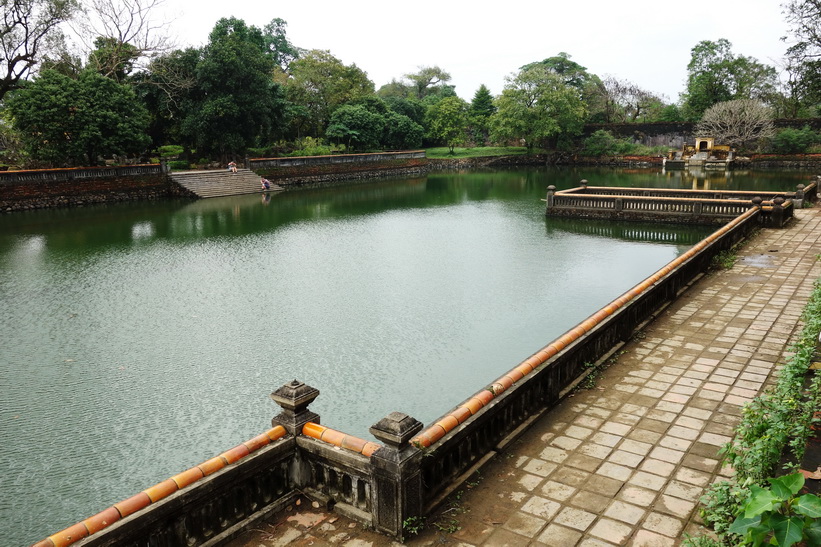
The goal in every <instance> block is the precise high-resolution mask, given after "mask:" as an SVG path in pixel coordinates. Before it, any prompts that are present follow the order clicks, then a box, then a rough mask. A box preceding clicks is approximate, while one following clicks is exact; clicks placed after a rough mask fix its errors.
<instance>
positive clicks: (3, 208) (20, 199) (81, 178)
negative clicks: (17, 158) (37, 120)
mask: <svg viewBox="0 0 821 547" xmlns="http://www.w3.org/2000/svg"><path fill="white" fill-rule="evenodd" d="M189 195H190V194H188V192H187V190H185V189H183V188H181V187H179V186H177V185H175V184H173V183H172V182H171V181H170V179H169V178H168V176H167V175H166V174H165V172H164V168H163V167H162V166H159V165H150V166H130V167H123V168H120V167H99V168H86V169H44V170H36V171H6V172H0V213H11V212H14V211H25V210H30V209H47V208H54V207H78V206H84V205H91V204H97V203H115V202H122V201H144V200H158V199H165V198H168V197H173V196H189Z"/></svg>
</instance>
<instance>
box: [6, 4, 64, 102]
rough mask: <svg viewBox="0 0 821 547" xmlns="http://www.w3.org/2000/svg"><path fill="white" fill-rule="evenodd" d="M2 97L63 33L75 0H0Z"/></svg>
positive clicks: (28, 72) (27, 72)
mask: <svg viewBox="0 0 821 547" xmlns="http://www.w3.org/2000/svg"><path fill="white" fill-rule="evenodd" d="M0 8H2V13H3V15H2V16H3V20H2V23H0V101H2V100H3V97H5V95H6V93H8V92H9V91H11V90H13V89H17V88H18V87H19V85H20V82H21V81H23V80H25V78H26V77H27V76H28V75H29V74H30V73H31V71H32V70H33V69H34V68H35V67H36V66H37V64H38V63H39V62H40V61H41V60H42V55H43V53H44V50H47V49H48V48H49V46H50V45H53V43H54V41H55V40H59V39H60V37H61V33H60V28H59V26H60V24H61V23H63V22H65V21H68V20H69V19H70V18H71V17H72V15H73V14H74V12H75V11H76V9H77V3H76V2H75V0H0Z"/></svg>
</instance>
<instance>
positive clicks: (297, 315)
mask: <svg viewBox="0 0 821 547" xmlns="http://www.w3.org/2000/svg"><path fill="white" fill-rule="evenodd" d="M582 178H585V179H588V180H589V181H590V184H591V185H609V186H656V187H672V188H692V187H699V188H704V187H705V186H708V187H711V188H730V189H761V190H773V189H775V190H782V189H793V188H794V187H795V185H796V184H797V183H799V182H806V180H807V178H808V177H807V175H806V174H800V173H784V172H770V173H758V174H756V173H738V172H736V173H732V174H731V175H730V176H725V174H724V173H721V174H720V176H716V175H710V178H706V177H701V179H699V178H698V177H694V176H693V175H692V174H689V173H686V172H673V173H666V174H663V173H661V172H659V171H656V170H638V171H631V172H628V171H620V170H607V169H578V170H550V169H529V170H521V169H519V170H506V171H483V172H468V173H458V174H431V175H429V176H425V177H419V178H409V179H396V180H385V181H379V182H370V183H362V184H353V185H343V186H339V187H335V188H329V189H317V190H299V191H290V192H286V193H281V194H278V195H274V196H271V197H270V198H263V197H261V196H259V195H251V196H243V197H237V198H225V199H209V200H202V201H197V202H183V201H168V202H162V203H139V204H122V205H111V206H98V207H87V208H79V209H63V210H53V211H35V212H26V213H15V214H10V215H4V216H0V302H2V308H0V310H1V311H0V389H2V398H0V424H2V425H1V426H0V466H1V467H2V469H3V473H2V474H0V491H2V492H3V496H2V497H0V523H2V527H3V529H4V534H3V536H4V537H3V540H2V544H4V545H12V546H15V545H26V544H30V543H33V542H35V541H37V540H39V539H42V538H43V537H46V536H48V535H50V534H52V533H54V532H56V531H58V530H60V529H62V528H64V527H66V526H69V525H71V524H73V523H75V522H77V521H79V520H82V519H84V518H86V517H88V516H90V515H92V514H94V513H96V512H98V511H100V510H102V509H105V508H106V507H108V506H110V505H112V504H113V503H116V502H118V501H120V500H122V499H125V498H127V497H129V496H131V495H133V494H135V493H137V492H139V491H140V490H143V489H145V488H147V487H149V486H151V485H153V484H155V483H157V482H160V481H162V480H164V479H166V478H168V477H170V476H171V475H174V474H176V473H178V472H180V471H182V470H184V469H187V468H189V467H191V466H193V465H196V464H198V463H200V462H202V461H204V460H206V459H209V458H211V457H213V456H215V455H216V454H218V453H220V452H222V451H224V450H226V449H228V448H231V447H233V446H235V445H237V444H239V443H240V442H243V441H245V440H247V439H249V438H251V437H253V436H255V435H257V434H259V433H261V432H263V431H265V430H266V429H267V428H269V427H270V419H271V417H272V416H274V415H275V414H276V413H278V411H279V409H278V407H277V406H276V405H275V404H274V403H273V401H271V400H270V399H269V398H268V394H269V393H270V392H271V391H273V390H274V389H276V388H278V387H279V386H281V385H282V384H285V383H287V382H289V381H291V380H293V379H295V378H296V379H299V380H301V381H304V382H306V383H308V384H310V385H312V386H314V387H316V388H318V389H319V390H320V391H321V395H320V396H319V398H318V399H317V400H316V402H315V403H314V404H313V405H312V406H311V409H312V410H313V411H315V412H317V413H319V414H320V415H321V417H322V423H323V424H324V425H327V426H329V427H333V428H336V429H340V430H343V431H345V432H347V433H350V434H354V435H357V436H360V437H363V438H367V439H371V437H370V435H369V433H368V427H369V426H370V425H372V424H374V423H376V422H377V421H378V420H379V419H381V418H382V417H384V416H385V415H386V414H388V413H389V412H392V411H401V412H405V413H408V414H410V415H412V416H414V417H416V418H417V419H419V420H421V421H423V422H425V423H430V422H431V421H433V420H434V419H436V418H438V417H439V416H440V415H442V414H443V413H445V412H447V411H449V410H450V409H451V408H453V407H454V406H455V405H457V404H458V403H460V402H461V401H462V400H464V399H465V398H466V397H468V396H470V395H471V394H473V393H475V392H476V391H477V390H479V389H481V388H482V387H484V386H485V385H487V384H488V382H489V381H491V380H493V379H495V378H497V377H498V376H500V375H501V374H503V373H504V372H506V371H507V370H509V369H510V368H512V367H513V366H515V365H516V364H518V363H519V362H520V361H522V360H523V359H525V358H527V357H528V356H530V355H531V354H532V353H534V352H535V351H537V350H538V349H540V348H541V347H542V346H544V345H546V344H547V343H549V342H550V341H552V340H553V339H555V338H556V337H557V336H559V335H561V334H562V333H564V332H565V331H566V330H568V329H569V328H571V327H573V326H575V325H576V324H577V323H578V322H580V321H581V320H583V319H585V318H586V317H587V316H589V315H590V314H592V313H594V312H595V311H597V310H598V309H599V308H600V307H602V306H603V305H605V304H607V303H609V302H610V301H611V300H613V299H614V298H616V297H617V296H619V295H620V294H622V293H623V292H625V291H626V290H627V289H629V288H630V287H632V286H633V285H634V284H636V283H638V282H640V281H641V280H642V279H644V278H646V277H647V276H648V275H650V274H652V273H653V272H655V271H656V270H657V269H659V268H660V267H662V266H663V265H664V264H666V263H667V262H669V261H670V260H672V259H674V258H675V257H676V256H678V255H679V254H681V253H682V252H684V251H685V250H686V249H688V248H689V247H690V246H691V245H692V244H694V243H695V242H697V241H698V240H699V239H701V238H702V237H704V236H705V235H706V234H707V233H709V231H710V230H709V229H708V228H692V227H691V228H687V227H674V226H655V225H648V224H629V223H625V224H618V223H610V222H593V221H579V220H567V219H546V218H545V217H544V214H543V213H544V210H543V207H544V204H543V202H542V201H541V199H542V198H543V197H544V194H545V188H546V187H547V186H548V185H549V184H554V185H556V186H557V187H559V188H567V187H570V186H575V185H576V183H577V182H578V180H580V179H582Z"/></svg>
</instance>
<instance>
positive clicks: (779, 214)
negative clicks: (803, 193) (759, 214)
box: [773, 196, 787, 228]
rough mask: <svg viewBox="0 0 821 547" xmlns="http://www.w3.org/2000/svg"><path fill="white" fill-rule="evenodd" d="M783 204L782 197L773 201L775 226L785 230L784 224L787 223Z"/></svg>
mask: <svg viewBox="0 0 821 547" xmlns="http://www.w3.org/2000/svg"><path fill="white" fill-rule="evenodd" d="M783 203H784V198H782V197H781V196H778V197H777V198H775V199H774V200H773V226H775V227H776V228H783V227H784V224H785V223H786V222H787V218H786V214H785V211H784V206H783Z"/></svg>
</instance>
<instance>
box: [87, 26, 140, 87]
mask: <svg viewBox="0 0 821 547" xmlns="http://www.w3.org/2000/svg"><path fill="white" fill-rule="evenodd" d="M94 47H95V49H94V51H92V52H91V54H90V55H89V56H88V64H87V67H88V68H90V69H91V70H94V71H96V72H99V73H100V74H101V75H103V76H105V77H107V78H112V79H114V80H115V81H117V82H119V83H124V82H125V79H126V77H128V76H129V75H130V74H131V72H132V71H133V70H134V62H135V61H136V60H137V58H138V57H139V56H140V52H139V50H138V49H137V48H136V47H134V46H132V45H130V44H123V43H120V42H119V41H117V40H116V39H114V38H103V37H98V38H97V39H96V40H94Z"/></svg>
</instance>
